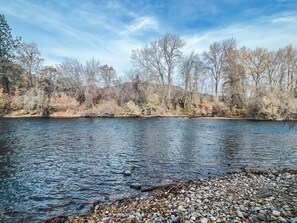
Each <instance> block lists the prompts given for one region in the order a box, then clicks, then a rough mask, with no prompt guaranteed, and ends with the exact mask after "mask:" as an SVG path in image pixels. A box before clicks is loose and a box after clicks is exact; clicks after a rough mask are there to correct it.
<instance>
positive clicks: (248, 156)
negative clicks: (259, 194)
mask: <svg viewBox="0 0 297 223" xmlns="http://www.w3.org/2000/svg"><path fill="white" fill-rule="evenodd" d="M295 124H296V122H290V123H289V124H283V123H281V122H255V121H243V120H206V119H187V118H174V119H171V118H153V119H0V198H1V200H0V216H1V215H2V218H4V220H5V222H28V221H30V222H39V221H41V220H44V219H47V218H51V217H53V216H57V215H71V214H83V213H85V212H87V211H88V210H90V208H91V205H90V203H92V202H94V201H97V200H101V201H104V200H106V199H112V198H116V197H123V196H128V195H131V194H135V193H137V192H136V191H133V190H132V189H130V188H129V184H130V183H131V182H134V181H136V182H139V183H141V184H142V185H143V186H145V187H149V186H152V185H155V184H162V183H166V182H170V181H177V180H190V179H196V178H206V177H208V176H215V175H222V174H224V173H227V172H232V171H240V170H241V168H243V167H279V168H285V167H287V168H293V169H294V168H295V169H296V168H297V167H296V163H297V137H296V128H295V127H294V125H295ZM292 126H293V127H292ZM125 169H130V170H131V171H132V176H131V177H124V176H123V174H122V173H123V170H125ZM0 218H1V217H0ZM0 222H1V220H0Z"/></svg>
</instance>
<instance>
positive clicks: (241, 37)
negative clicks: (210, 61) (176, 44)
mask: <svg viewBox="0 0 297 223" xmlns="http://www.w3.org/2000/svg"><path fill="white" fill-rule="evenodd" d="M296 21H297V14H292V13H286V14H279V15H274V16H271V17H262V18H258V19H257V20H256V21H251V22H242V23H233V24H231V25H229V26H226V27H222V28H220V29H212V30H207V31H203V32H198V33H194V34H191V35H184V36H182V37H183V38H184V39H185V40H186V42H187V45H186V47H185V49H184V52H186V53H188V52H191V50H193V49H195V50H196V51H199V52H201V51H203V50H207V49H208V47H209V45H210V44H212V43H214V42H218V41H222V40H225V39H228V38H235V39H236V40H237V43H238V46H239V47H241V46H247V47H250V48H256V47H264V48H268V49H270V50H277V49H278V48H280V47H284V46H286V45H288V44H290V43H292V44H293V45H297V40H296V38H295V36H296V34H297V24H296Z"/></svg>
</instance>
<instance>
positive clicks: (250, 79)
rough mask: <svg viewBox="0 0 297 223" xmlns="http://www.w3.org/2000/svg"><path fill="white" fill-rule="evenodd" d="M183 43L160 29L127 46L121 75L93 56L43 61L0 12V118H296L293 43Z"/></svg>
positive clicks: (296, 76)
mask: <svg viewBox="0 0 297 223" xmlns="http://www.w3.org/2000/svg"><path fill="white" fill-rule="evenodd" d="M275 38H277V36H276V37H275ZM186 44H187V43H186V42H185V41H184V40H183V38H182V37H181V36H179V35H178V34H173V33H165V34H164V35H163V36H161V37H160V38H159V39H156V40H154V41H152V42H150V43H147V44H145V45H143V46H142V47H141V48H138V49H131V55H130V60H131V67H127V72H126V73H125V74H118V73H117V72H116V69H115V68H114V67H113V66H112V65H109V64H101V63H100V61H97V60H96V59H94V58H86V59H88V60H87V62H81V61H79V60H77V59H75V58H66V59H64V61H61V62H60V63H59V64H57V65H55V66H48V65H46V61H45V59H44V58H43V57H42V55H41V53H40V51H39V49H38V46H37V44H36V43H34V42H30V43H26V42H23V41H22V39H21V38H20V37H14V36H13V34H12V30H11V28H10V27H9V25H8V23H7V21H6V18H5V16H4V15H1V14H0V116H6V117H31V116H38V117H40V116H44V117H146V116H189V117H200V116H221V117H244V118H253V119H264V120H284V119H286V120H290V119H296V118H297V49H296V47H294V46H293V45H291V44H288V45H287V46H284V47H282V48H280V49H278V50H275V51H274V50H269V49H265V48H261V47H258V48H255V49H250V48H248V47H245V46H238V45H237V42H236V39H234V38H230V39H226V40H223V41H219V42H214V43H212V44H211V45H210V46H209V47H208V50H205V51H202V52H198V50H195V49H193V51H192V52H190V53H185V52H184V51H183V49H184V47H185V45H186ZM98 53H100V52H98Z"/></svg>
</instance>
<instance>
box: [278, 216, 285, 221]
mask: <svg viewBox="0 0 297 223" xmlns="http://www.w3.org/2000/svg"><path fill="white" fill-rule="evenodd" d="M278 220H279V221H280V222H287V220H286V219H285V218H283V217H278Z"/></svg>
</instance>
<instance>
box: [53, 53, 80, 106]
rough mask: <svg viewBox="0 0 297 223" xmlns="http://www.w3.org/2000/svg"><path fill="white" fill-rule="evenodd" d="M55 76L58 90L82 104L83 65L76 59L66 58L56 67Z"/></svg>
mask: <svg viewBox="0 0 297 223" xmlns="http://www.w3.org/2000/svg"><path fill="white" fill-rule="evenodd" d="M57 74H58V76H59V79H58V80H57V88H58V90H59V91H62V92H65V93H66V94H68V95H70V96H73V97H75V99H76V100H77V101H78V102H79V103H82V102H84V101H85V87H84V83H83V65H82V64H81V63H80V62H79V61H78V60H76V59H70V58H66V59H65V60H64V61H63V62H62V63H61V64H59V65H58V66H57Z"/></svg>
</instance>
